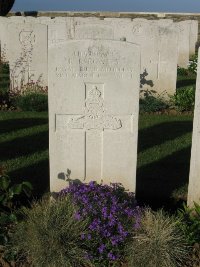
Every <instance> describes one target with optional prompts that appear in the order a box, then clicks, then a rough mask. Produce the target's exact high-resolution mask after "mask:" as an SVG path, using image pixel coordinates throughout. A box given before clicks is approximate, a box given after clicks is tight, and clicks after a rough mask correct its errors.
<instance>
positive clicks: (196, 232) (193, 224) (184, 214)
mask: <svg viewBox="0 0 200 267" xmlns="http://www.w3.org/2000/svg"><path fill="white" fill-rule="evenodd" d="M178 217H179V218H180V224H179V227H180V228H181V230H182V231H183V232H184V234H185V237H186V239H187V241H188V243H189V244H190V245H194V244H195V243H200V205H199V204H197V203H195V202H194V207H193V208H189V207H187V205H186V204H183V208H182V209H179V210H178Z"/></svg>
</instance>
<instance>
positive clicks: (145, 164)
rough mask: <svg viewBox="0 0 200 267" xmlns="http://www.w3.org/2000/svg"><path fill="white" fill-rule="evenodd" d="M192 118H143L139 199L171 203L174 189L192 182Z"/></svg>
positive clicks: (139, 154) (139, 153) (138, 181)
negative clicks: (190, 175)
mask: <svg viewBox="0 0 200 267" xmlns="http://www.w3.org/2000/svg"><path fill="white" fill-rule="evenodd" d="M191 132H192V116H189V115H176V116H173V115H171V116H169V115H142V116H140V120H139V138H138V164H137V166H138V169H137V198H138V199H139V200H140V201H144V202H145V203H147V204H151V205H153V206H162V205H165V206H167V205H170V204H171V194H172V192H173V190H175V189H177V188H179V187H181V186H182V185H184V184H185V183H187V182H188V176H189V165H190V150H191Z"/></svg>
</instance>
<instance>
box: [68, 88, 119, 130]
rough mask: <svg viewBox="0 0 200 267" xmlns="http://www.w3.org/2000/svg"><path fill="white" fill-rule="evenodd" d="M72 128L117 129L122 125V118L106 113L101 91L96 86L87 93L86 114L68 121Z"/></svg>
mask: <svg viewBox="0 0 200 267" xmlns="http://www.w3.org/2000/svg"><path fill="white" fill-rule="evenodd" d="M68 127H69V128H71V129H86V130H91V129H98V130H104V129H111V130H117V129H120V128H121V127H122V123H121V120H120V119H118V118H116V117H114V116H112V115H107V114H105V110H104V101H103V98H102V96H101V91H100V90H98V88H97V86H94V87H93V88H92V89H91V90H90V91H89V92H88V95H87V98H86V100H85V115H83V116H81V117H79V118H71V119H70V121H69V122H68Z"/></svg>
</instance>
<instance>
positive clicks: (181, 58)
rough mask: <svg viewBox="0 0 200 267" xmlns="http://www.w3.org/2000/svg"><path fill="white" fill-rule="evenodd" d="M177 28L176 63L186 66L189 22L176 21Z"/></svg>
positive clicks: (188, 49)
mask: <svg viewBox="0 0 200 267" xmlns="http://www.w3.org/2000/svg"><path fill="white" fill-rule="evenodd" d="M176 25H177V30H178V65H179V67H181V68H187V67H188V64H189V51H190V24H189V23H188V22H187V21H181V22H178V23H176Z"/></svg>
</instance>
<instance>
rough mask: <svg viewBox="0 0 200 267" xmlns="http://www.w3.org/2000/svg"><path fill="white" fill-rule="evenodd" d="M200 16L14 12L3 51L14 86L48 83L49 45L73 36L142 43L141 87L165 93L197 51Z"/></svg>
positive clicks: (0, 22) (1, 25) (4, 21)
mask: <svg viewBox="0 0 200 267" xmlns="http://www.w3.org/2000/svg"><path fill="white" fill-rule="evenodd" d="M197 36H198V22H197V21H194V20H187V21H182V22H178V23H173V21H172V20H167V19H165V20H162V19H161V20H155V21H153V20H152V21H150V20H146V19H133V20H131V19H127V18H126V19H125V18H124V19H119V18H105V19H103V20H102V19H100V18H95V17H91V18H90V17H88V18H81V17H73V18H72V17H57V18H54V19H51V18H49V17H38V18H33V17H10V18H3V17H1V18H0V42H1V57H2V58H3V60H5V61H9V63H10V70H11V71H10V76H11V88H12V89H15V88H17V89H20V87H21V86H22V85H26V84H27V83H28V82H30V81H34V82H37V83H38V84H40V85H43V86H47V84H48V64H47V62H48V51H49V50H48V48H50V47H51V46H53V45H55V44H57V43H62V42H65V41H67V40H78V39H92V40H95V39H102V40H121V41H126V42H131V43H136V44H138V45H140V47H141V70H140V78H141V85H140V86H141V87H142V88H143V89H153V90H154V91H156V92H157V93H159V94H163V96H166V97H167V96H168V95H173V94H174V93H175V90H176V79H177V65H179V66H180V67H185V68H186V67H187V66H188V63H189V56H190V55H192V54H194V53H195V44H196V41H197Z"/></svg>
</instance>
